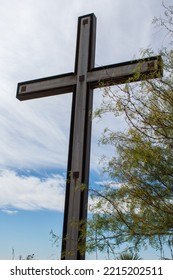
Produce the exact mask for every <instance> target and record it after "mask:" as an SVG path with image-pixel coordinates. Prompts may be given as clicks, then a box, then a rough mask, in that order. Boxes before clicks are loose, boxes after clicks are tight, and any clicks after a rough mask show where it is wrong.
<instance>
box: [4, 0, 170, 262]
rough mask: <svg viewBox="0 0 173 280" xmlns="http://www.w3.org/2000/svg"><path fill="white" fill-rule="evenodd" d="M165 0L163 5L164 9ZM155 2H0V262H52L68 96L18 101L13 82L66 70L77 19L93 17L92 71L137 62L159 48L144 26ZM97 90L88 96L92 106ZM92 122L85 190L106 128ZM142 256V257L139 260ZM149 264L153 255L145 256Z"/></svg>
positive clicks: (155, 12)
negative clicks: (27, 258)
mask: <svg viewBox="0 0 173 280" xmlns="http://www.w3.org/2000/svg"><path fill="white" fill-rule="evenodd" d="M171 2H172V1H170V0H165V4H168V5H170V4H171ZM161 3H162V1H161V0H152V1H151V0H145V1H139V0H131V1H127V0H116V1H115V0H101V1H99V0H87V1H86V0H70V1H68V0H64V1H62V0H25V1H22V0H13V1H11V0H6V1H3V0H0V41H1V44H0V131H1V137H0V147H1V148H0V193H1V195H0V234H1V238H0V259H11V257H12V248H14V252H15V258H16V259H18V257H19V255H22V256H23V257H25V256H26V255H27V254H32V253H34V254H35V255H36V258H38V259H51V258H56V257H58V250H57V248H55V247H52V244H51V242H50V241H49V239H50V236H49V232H50V230H51V229H53V230H54V232H55V233H60V234H61V232H62V217H63V207H64V193H65V177H66V175H65V174H66V165H67V154H68V137H69V126H70V110H71V94H67V95H63V96H54V97H47V98H42V99H38V100H36V99H35V100H30V101H25V102H20V101H18V100H17V99H16V88H17V83H18V82H22V81H27V80H32V79H36V78H42V77H47V76H51V75H57V74H63V73H66V72H71V71H73V70H74V61H75V47H76V31H77V19H78V17H79V16H82V15H85V14H88V13H95V15H96V17H97V42H96V62H95V65H96V66H102V65H107V64H112V63H118V62H123V61H126V60H131V59H132V58H138V57H139V54H140V49H141V48H148V47H153V48H154V50H155V51H156V54H157V49H158V48H159V47H160V46H161V45H162V44H165V40H166V38H165V37H164V36H163V37H161V36H160V33H158V32H157V31H156V30H155V29H154V28H153V26H152V24H151V22H152V19H153V17H154V16H159V15H160V14H161V13H162V12H163V8H162V4H161ZM101 96H102V92H101V91H100V90H97V91H96V92H95V95H94V107H96V106H99V104H100V102H101ZM108 123H109V124H110V125H111V126H112V127H114V126H116V127H117V129H118V128H120V127H121V125H122V124H121V123H116V124H115V123H114V122H111V120H110V119H109V118H105V120H104V121H98V120H94V121H93V129H92V130H93V132H92V149H91V175H90V184H91V185H92V186H94V184H96V182H97V183H98V182H101V181H102V180H103V179H104V178H103V177H102V176H101V175H100V171H101V166H100V165H99V160H100V157H101V155H102V154H103V153H104V154H107V155H109V154H111V150H110V149H109V148H104V151H103V148H102V147H101V146H98V139H99V137H100V135H101V132H102V131H103V129H104V127H105V126H106V125H107V124H108ZM146 258H147V256H146ZM153 258H154V256H153Z"/></svg>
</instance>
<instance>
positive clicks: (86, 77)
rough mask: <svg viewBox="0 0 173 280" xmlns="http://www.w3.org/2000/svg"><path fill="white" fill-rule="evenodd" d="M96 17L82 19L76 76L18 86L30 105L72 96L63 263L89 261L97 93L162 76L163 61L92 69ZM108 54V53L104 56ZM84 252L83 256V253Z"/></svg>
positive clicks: (56, 77) (151, 58)
mask: <svg viewBox="0 0 173 280" xmlns="http://www.w3.org/2000/svg"><path fill="white" fill-rule="evenodd" d="M95 41H96V17H95V15H94V14H89V15H85V16H81V17H79V18H78V29H77V44H76V58H75V69H74V72H70V73H66V74H62V75H56V76H52V77H47V78H42V79H36V80H32V81H26V82H21V83H18V87H17V96H16V97H17V98H18V99H19V100H28V99H33V98H40V97H46V96H52V95H59V94H65V93H69V92H73V98H72V113H71V128H70V140H69V153H68V165H67V182H66V195H65V209H64V226H63V241H62V257H61V258H62V259H65V260H70V259H71V260H82V259H84V258H85V241H86V240H85V237H83V235H82V234H83V233H81V227H83V230H84V231H85V227H86V220H87V203H88V181H89V164H90V144H91V123H92V116H91V112H92V102H93V89H95V88H98V87H101V86H104V85H105V84H106V85H107V84H109V85H115V84H120V83H121V84H122V83H125V82H126V81H128V79H129V78H132V79H130V80H129V81H133V77H134V75H135V73H136V72H137V73H138V76H137V78H135V81H137V80H142V79H150V78H157V77H160V76H161V75H162V68H161V57H160V56H155V57H149V58H146V59H142V60H141V59H140V60H133V61H128V62H123V63H119V64H112V65H106V66H103V67H94V60H95ZM105 52H106V51H105ZM80 248H83V250H82V251H83V252H82V251H81V250H80Z"/></svg>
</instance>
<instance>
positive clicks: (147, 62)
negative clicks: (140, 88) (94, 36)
mask: <svg viewBox="0 0 173 280" xmlns="http://www.w3.org/2000/svg"><path fill="white" fill-rule="evenodd" d="M162 71H163V70H162V59H161V56H153V57H149V58H144V59H138V60H132V61H127V62H123V63H118V64H112V65H107V66H103V67H96V68H94V69H93V70H92V71H90V72H88V75H87V82H89V83H90V84H91V85H92V88H97V87H104V86H111V85H115V84H123V83H125V82H128V81H130V82H137V81H140V80H144V79H145V80H146V79H153V78H158V77H161V76H162Z"/></svg>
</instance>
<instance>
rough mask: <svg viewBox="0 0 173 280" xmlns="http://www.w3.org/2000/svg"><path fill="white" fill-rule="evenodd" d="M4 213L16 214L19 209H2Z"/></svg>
mask: <svg viewBox="0 0 173 280" xmlns="http://www.w3.org/2000/svg"><path fill="white" fill-rule="evenodd" d="M1 212H2V213H5V214H8V215H15V214H17V213H18V211H17V210H8V209H2V210H1Z"/></svg>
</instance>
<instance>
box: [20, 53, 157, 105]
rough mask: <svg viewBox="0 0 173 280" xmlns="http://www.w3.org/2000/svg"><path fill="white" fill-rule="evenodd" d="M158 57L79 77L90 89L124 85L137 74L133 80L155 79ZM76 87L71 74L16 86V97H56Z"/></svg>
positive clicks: (106, 67)
mask: <svg viewBox="0 0 173 280" xmlns="http://www.w3.org/2000/svg"><path fill="white" fill-rule="evenodd" d="M161 64H162V63H161V57H160V56H153V57H149V58H145V59H138V60H132V61H127V62H123V63H118V64H112V65H106V66H102V67H95V68H94V69H92V70H91V71H89V72H87V77H83V76H79V81H80V79H81V80H82V79H84V78H86V82H87V83H89V84H90V87H91V88H98V87H102V86H105V85H111V84H122V83H125V82H128V79H129V78H133V77H134V75H135V74H137V76H136V77H137V78H135V79H134V81H135V82H136V81H139V80H142V79H146V75H147V79H150V78H152V79H153V78H157V77H159V76H161V75H162V67H161ZM76 84H77V74H75V73H73V72H71V73H66V74H62V75H56V76H52V77H47V78H42V79H36V80H31V81H27V82H22V83H18V87H17V96H16V97H17V98H18V99H19V100H21V101H22V100H28V99H34V98H39V97H46V96H51V95H58V94H64V93H69V92H73V91H74V88H75V86H76Z"/></svg>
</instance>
